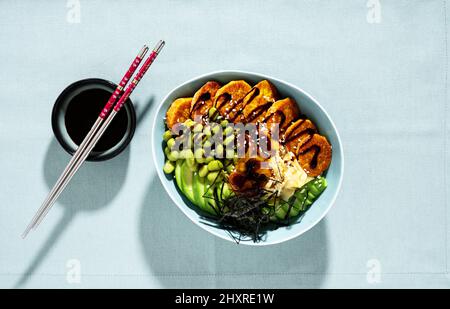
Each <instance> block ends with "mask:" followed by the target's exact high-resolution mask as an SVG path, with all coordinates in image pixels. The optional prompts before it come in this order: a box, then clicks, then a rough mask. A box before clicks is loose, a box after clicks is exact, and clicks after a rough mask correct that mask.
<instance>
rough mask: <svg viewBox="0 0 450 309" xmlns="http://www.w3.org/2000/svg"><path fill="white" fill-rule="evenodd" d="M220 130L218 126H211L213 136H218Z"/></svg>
mask: <svg viewBox="0 0 450 309" xmlns="http://www.w3.org/2000/svg"><path fill="white" fill-rule="evenodd" d="M221 130H222V128H221V127H220V126H219V125H218V124H215V125H213V126H212V133H213V134H218V133H219V132H220V131H221Z"/></svg>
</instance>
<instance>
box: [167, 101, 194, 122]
mask: <svg viewBox="0 0 450 309" xmlns="http://www.w3.org/2000/svg"><path fill="white" fill-rule="evenodd" d="M191 101H192V98H180V99H176V100H175V101H173V102H172V104H171V105H170V107H169V109H168V110H167V113H166V124H167V127H168V128H170V129H172V128H173V126H174V125H175V124H177V123H182V122H184V121H185V120H186V119H189V110H190V108H191Z"/></svg>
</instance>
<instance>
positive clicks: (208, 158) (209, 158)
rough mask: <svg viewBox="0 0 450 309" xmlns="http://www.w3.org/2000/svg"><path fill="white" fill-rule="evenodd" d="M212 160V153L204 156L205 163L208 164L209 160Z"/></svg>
mask: <svg viewBox="0 0 450 309" xmlns="http://www.w3.org/2000/svg"><path fill="white" fill-rule="evenodd" d="M213 160H214V156H213V155H210V156H207V157H206V158H205V163H206V164H208V163H209V162H211V161H213Z"/></svg>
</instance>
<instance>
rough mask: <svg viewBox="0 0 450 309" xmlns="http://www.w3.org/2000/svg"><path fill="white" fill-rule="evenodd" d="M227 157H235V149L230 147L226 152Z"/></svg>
mask: <svg viewBox="0 0 450 309" xmlns="http://www.w3.org/2000/svg"><path fill="white" fill-rule="evenodd" d="M225 158H227V159H233V158H234V150H233V149H228V150H227V151H226V152H225Z"/></svg>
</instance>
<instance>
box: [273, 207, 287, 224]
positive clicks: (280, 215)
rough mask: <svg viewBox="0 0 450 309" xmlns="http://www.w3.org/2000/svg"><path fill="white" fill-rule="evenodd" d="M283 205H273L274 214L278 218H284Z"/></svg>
mask: <svg viewBox="0 0 450 309" xmlns="http://www.w3.org/2000/svg"><path fill="white" fill-rule="evenodd" d="M283 206H284V205H277V206H275V216H276V217H277V219H278V220H284V219H285V218H286V214H287V212H286V211H285V210H284V208H283Z"/></svg>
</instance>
